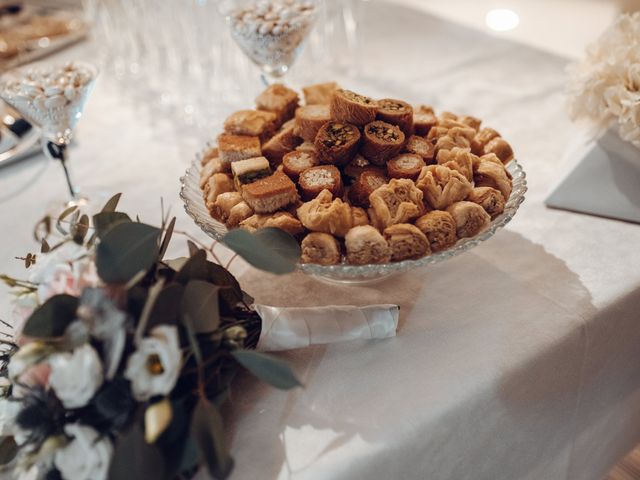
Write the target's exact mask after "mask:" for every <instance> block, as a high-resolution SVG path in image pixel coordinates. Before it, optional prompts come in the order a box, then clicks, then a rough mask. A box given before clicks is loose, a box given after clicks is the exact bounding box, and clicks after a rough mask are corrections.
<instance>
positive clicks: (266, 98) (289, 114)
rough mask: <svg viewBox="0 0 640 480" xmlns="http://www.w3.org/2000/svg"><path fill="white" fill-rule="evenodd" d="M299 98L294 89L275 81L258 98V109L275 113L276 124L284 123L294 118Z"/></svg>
mask: <svg viewBox="0 0 640 480" xmlns="http://www.w3.org/2000/svg"><path fill="white" fill-rule="evenodd" d="M299 100H300V99H299V98H298V94H297V93H296V92H295V91H294V90H291V89H290V88H288V87H285V86H284V85H282V84H281V83H274V84H272V85H269V86H268V87H267V89H266V90H265V91H263V92H262V93H261V94H260V95H259V96H258V98H256V106H257V107H258V110H262V111H265V112H271V113H274V114H275V115H276V119H275V123H276V125H282V124H283V123H284V122H286V121H287V120H290V119H291V118H293V114H294V113H295V111H296V108H298V101H299Z"/></svg>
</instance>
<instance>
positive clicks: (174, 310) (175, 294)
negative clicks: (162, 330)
mask: <svg viewBox="0 0 640 480" xmlns="http://www.w3.org/2000/svg"><path fill="white" fill-rule="evenodd" d="M183 295H184V287H183V286H182V285H180V284H179V283H170V284H169V285H167V286H165V287H164V288H163V289H162V291H161V292H160V294H159V295H158V298H157V299H156V303H155V304H154V305H153V309H152V310H151V314H150V315H149V322H148V323H147V330H151V329H153V327H156V326H158V325H177V324H178V322H179V321H180V312H181V308H182V305H181V304H182V296H183Z"/></svg>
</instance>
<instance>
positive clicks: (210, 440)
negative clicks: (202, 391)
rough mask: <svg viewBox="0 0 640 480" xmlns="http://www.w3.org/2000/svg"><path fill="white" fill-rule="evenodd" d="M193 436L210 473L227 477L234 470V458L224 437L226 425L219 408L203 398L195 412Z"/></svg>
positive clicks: (216, 476)
mask: <svg viewBox="0 0 640 480" xmlns="http://www.w3.org/2000/svg"><path fill="white" fill-rule="evenodd" d="M191 436H192V437H193V439H194V440H195V443H196V446H197V448H198V452H199V453H200V458H201V459H202V460H203V461H204V462H205V463H206V464H207V468H208V470H209V473H210V474H211V475H212V476H213V477H214V478H217V479H224V478H227V477H228V476H229V475H230V473H231V470H233V459H232V458H231V456H230V455H229V450H228V448H227V444H226V441H225V438H224V425H223V423H222V417H221V416H220V412H219V411H218V409H217V408H216V407H215V406H214V405H213V404H211V403H210V402H208V401H206V400H204V399H201V400H200V401H199V402H198V405H197V406H196V409H195V411H194V412H193V418H192V420H191Z"/></svg>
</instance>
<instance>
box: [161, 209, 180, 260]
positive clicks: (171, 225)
mask: <svg viewBox="0 0 640 480" xmlns="http://www.w3.org/2000/svg"><path fill="white" fill-rule="evenodd" d="M175 226H176V217H173V218H172V219H171V221H170V222H169V225H167V228H166V229H165V234H164V238H163V239H162V244H161V245H160V252H159V253H158V258H159V259H160V260H162V257H164V254H165V253H166V252H167V248H169V243H170V242H171V236H172V235H173V229H174V228H175Z"/></svg>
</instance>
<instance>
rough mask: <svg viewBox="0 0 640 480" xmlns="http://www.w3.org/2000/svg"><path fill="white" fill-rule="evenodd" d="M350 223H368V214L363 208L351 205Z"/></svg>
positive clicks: (354, 224) (355, 224)
mask: <svg viewBox="0 0 640 480" xmlns="http://www.w3.org/2000/svg"><path fill="white" fill-rule="evenodd" d="M351 225H353V226H354V227H357V226H358V225H369V215H368V214H367V212H366V211H365V209H364V208H360V207H351Z"/></svg>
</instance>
